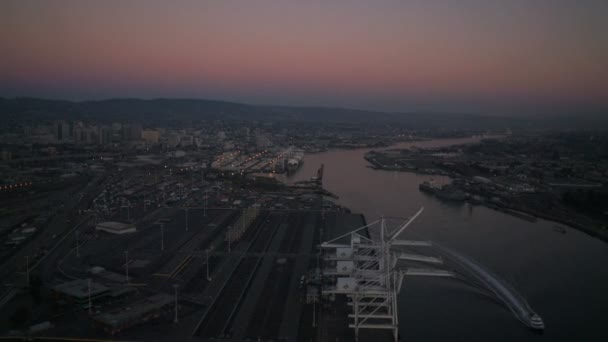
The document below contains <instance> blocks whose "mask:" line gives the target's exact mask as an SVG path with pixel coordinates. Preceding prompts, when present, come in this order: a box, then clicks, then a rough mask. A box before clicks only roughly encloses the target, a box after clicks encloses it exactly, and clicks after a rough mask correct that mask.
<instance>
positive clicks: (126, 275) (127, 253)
mask: <svg viewBox="0 0 608 342" xmlns="http://www.w3.org/2000/svg"><path fill="white" fill-rule="evenodd" d="M125 277H126V280H127V285H128V284H129V251H125Z"/></svg>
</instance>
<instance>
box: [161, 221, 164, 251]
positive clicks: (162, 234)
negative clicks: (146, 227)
mask: <svg viewBox="0 0 608 342" xmlns="http://www.w3.org/2000/svg"><path fill="white" fill-rule="evenodd" d="M160 250H161V252H162V251H164V250H165V224H164V223H161V224H160Z"/></svg>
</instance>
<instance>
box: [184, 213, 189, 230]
mask: <svg viewBox="0 0 608 342" xmlns="http://www.w3.org/2000/svg"><path fill="white" fill-rule="evenodd" d="M184 213H185V215H186V231H188V208H185V209H184Z"/></svg>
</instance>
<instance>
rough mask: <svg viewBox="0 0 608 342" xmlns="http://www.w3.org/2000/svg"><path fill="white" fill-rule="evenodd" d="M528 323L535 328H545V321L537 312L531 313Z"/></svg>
mask: <svg viewBox="0 0 608 342" xmlns="http://www.w3.org/2000/svg"><path fill="white" fill-rule="evenodd" d="M528 325H529V326H530V328H531V329H534V330H545V323H544V322H543V319H542V318H540V316H539V315H537V314H535V313H531V314H530V318H529V320H528Z"/></svg>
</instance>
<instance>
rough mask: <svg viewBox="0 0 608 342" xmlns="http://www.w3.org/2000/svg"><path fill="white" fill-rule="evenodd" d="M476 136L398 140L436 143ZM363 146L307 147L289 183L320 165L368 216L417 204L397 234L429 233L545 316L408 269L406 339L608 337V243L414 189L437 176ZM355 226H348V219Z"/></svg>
mask: <svg viewBox="0 0 608 342" xmlns="http://www.w3.org/2000/svg"><path fill="white" fill-rule="evenodd" d="M477 141H478V139H477V138H465V139H442V140H432V141H425V142H412V143H402V144H399V145H396V146H393V147H392V148H394V147H410V146H418V147H439V146H445V145H452V144H461V143H475V142H477ZM368 151H369V149H361V150H350V151H329V152H324V153H319V154H312V155H307V156H305V159H304V165H303V166H302V167H301V168H300V169H299V170H298V171H297V172H296V173H295V174H294V175H293V176H292V177H290V178H287V179H284V180H285V181H286V182H294V181H298V180H304V179H309V178H310V177H311V176H313V175H315V174H316V170H317V169H318V168H319V166H320V165H321V163H323V164H325V172H324V179H323V184H324V187H325V188H326V189H328V190H329V191H331V192H332V193H334V194H336V195H338V196H339V197H340V199H339V200H338V202H339V203H340V204H342V205H344V206H346V207H348V208H350V209H351V210H352V211H353V212H360V213H363V214H364V215H365V218H366V220H367V221H368V222H372V221H373V220H376V219H377V218H378V217H379V216H381V215H384V216H401V217H404V216H408V215H411V214H413V213H414V212H415V211H416V210H418V208H419V207H420V206H424V207H425V211H424V213H423V214H422V215H421V216H420V217H419V218H418V220H417V221H416V222H415V223H414V224H413V225H412V226H410V228H408V229H409V231H407V232H406V233H404V234H402V236H401V237H402V238H420V237H424V238H426V239H431V240H435V241H438V242H441V243H442V244H443V245H445V246H447V247H450V248H451V249H454V250H457V251H459V252H461V253H463V254H465V255H467V256H469V257H471V258H473V259H475V260H476V261H478V262H480V263H481V264H483V265H485V266H486V267H487V268H489V269H490V270H492V271H493V272H494V273H496V274H499V275H500V276H501V277H503V278H504V279H508V280H509V282H510V283H512V284H513V285H514V286H515V287H516V288H518V289H519V290H520V291H521V292H522V293H523V294H524V296H525V297H526V298H527V299H528V302H529V303H530V305H531V306H532V308H534V309H535V311H537V312H538V313H539V314H540V315H541V316H542V318H543V319H544V321H545V325H546V330H545V332H544V333H543V334H536V333H533V332H531V331H529V330H528V329H527V328H526V327H525V326H524V325H523V324H522V323H521V322H519V321H518V320H516V319H515V317H514V316H513V315H512V314H511V313H510V312H509V311H508V310H507V309H506V308H504V307H503V306H501V305H499V304H497V303H496V302H494V301H492V300H490V299H488V298H487V297H485V296H482V295H480V294H479V293H478V292H476V291H474V290H472V289H471V288H470V287H467V286H465V285H463V284H461V283H458V282H455V281H453V280H447V279H433V278H422V277H417V278H406V279H405V282H404V286H403V288H402V291H401V293H400V296H399V315H400V317H399V318H400V333H401V335H402V337H403V338H404V339H405V340H406V341H446V340H449V341H608V244H606V243H604V242H602V241H600V240H598V239H595V238H592V237H590V236H588V235H586V234H584V233H581V232H578V231H576V230H574V229H571V228H566V234H561V233H557V232H555V231H554V230H553V227H555V226H561V225H560V224H557V223H554V222H549V221H544V220H539V221H538V222H535V223H531V222H528V221H525V220H522V219H519V218H516V217H513V216H510V215H506V214H503V213H500V212H497V211H494V210H491V209H487V208H485V207H481V206H470V205H468V204H463V205H450V204H446V203H442V202H440V201H438V200H436V199H435V198H433V197H431V196H428V195H426V194H424V193H421V192H419V191H418V184H420V183H421V182H422V181H424V180H428V179H431V178H434V179H435V180H438V181H447V179H446V178H444V177H437V176H425V175H416V174H413V173H407V172H394V171H381V170H374V169H371V168H368V167H367V166H368V163H367V162H366V161H365V159H364V158H363V156H364V155H365V153H366V152H368ZM353 228H355V227H353Z"/></svg>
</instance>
